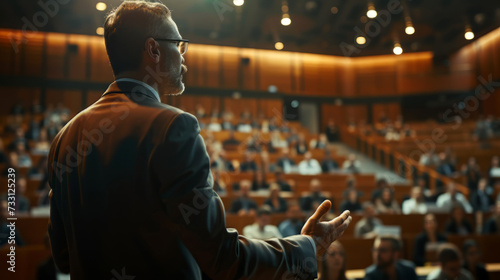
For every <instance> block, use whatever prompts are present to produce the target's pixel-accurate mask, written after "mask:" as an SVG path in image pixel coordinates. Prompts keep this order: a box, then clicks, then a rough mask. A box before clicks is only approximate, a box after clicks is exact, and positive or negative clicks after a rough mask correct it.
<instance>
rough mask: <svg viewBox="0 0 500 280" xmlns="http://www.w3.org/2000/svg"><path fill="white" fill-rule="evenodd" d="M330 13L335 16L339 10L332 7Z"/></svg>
mask: <svg viewBox="0 0 500 280" xmlns="http://www.w3.org/2000/svg"><path fill="white" fill-rule="evenodd" d="M330 11H331V12H332V14H334V15H336V14H337V13H338V12H339V8H337V7H332V8H331V9H330Z"/></svg>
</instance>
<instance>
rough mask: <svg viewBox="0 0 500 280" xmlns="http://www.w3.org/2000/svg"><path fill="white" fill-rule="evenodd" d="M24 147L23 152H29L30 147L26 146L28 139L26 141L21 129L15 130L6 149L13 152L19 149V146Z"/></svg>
mask: <svg viewBox="0 0 500 280" xmlns="http://www.w3.org/2000/svg"><path fill="white" fill-rule="evenodd" d="M20 145H22V146H24V150H26V151H29V149H30V147H29V145H28V139H26V136H25V133H24V130H23V128H22V127H19V128H17V129H16V135H15V138H14V140H12V142H10V145H9V147H8V149H9V150H10V151H15V150H18V149H19V146H20Z"/></svg>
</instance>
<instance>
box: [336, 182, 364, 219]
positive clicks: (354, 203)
mask: <svg viewBox="0 0 500 280" xmlns="http://www.w3.org/2000/svg"><path fill="white" fill-rule="evenodd" d="M345 210H349V211H351V213H356V212H361V211H363V208H362V206H361V203H360V202H359V197H358V191H357V190H356V189H354V188H351V189H349V191H348V193H347V199H344V201H342V203H341V204H340V209H339V211H340V213H342V212H344V211H345Z"/></svg>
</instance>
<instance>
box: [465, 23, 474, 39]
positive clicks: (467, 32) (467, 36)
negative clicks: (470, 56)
mask: <svg viewBox="0 0 500 280" xmlns="http://www.w3.org/2000/svg"><path fill="white" fill-rule="evenodd" d="M464 37H465V39H467V40H472V39H474V32H472V29H471V28H470V26H467V27H465V34H464Z"/></svg>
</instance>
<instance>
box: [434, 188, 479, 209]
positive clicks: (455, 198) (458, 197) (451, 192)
mask: <svg viewBox="0 0 500 280" xmlns="http://www.w3.org/2000/svg"><path fill="white" fill-rule="evenodd" d="M454 203H459V204H460V205H462V207H463V208H464V210H465V212H467V213H472V211H473V209H472V206H471V205H470V203H469V201H467V198H465V196H464V195H463V194H461V193H459V192H458V191H457V186H456V185H455V183H454V182H450V183H448V190H447V192H445V193H443V194H442V195H440V196H439V197H438V199H437V201H436V206H437V207H439V208H441V209H443V210H445V211H450V210H451V207H452V206H453V204H454Z"/></svg>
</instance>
